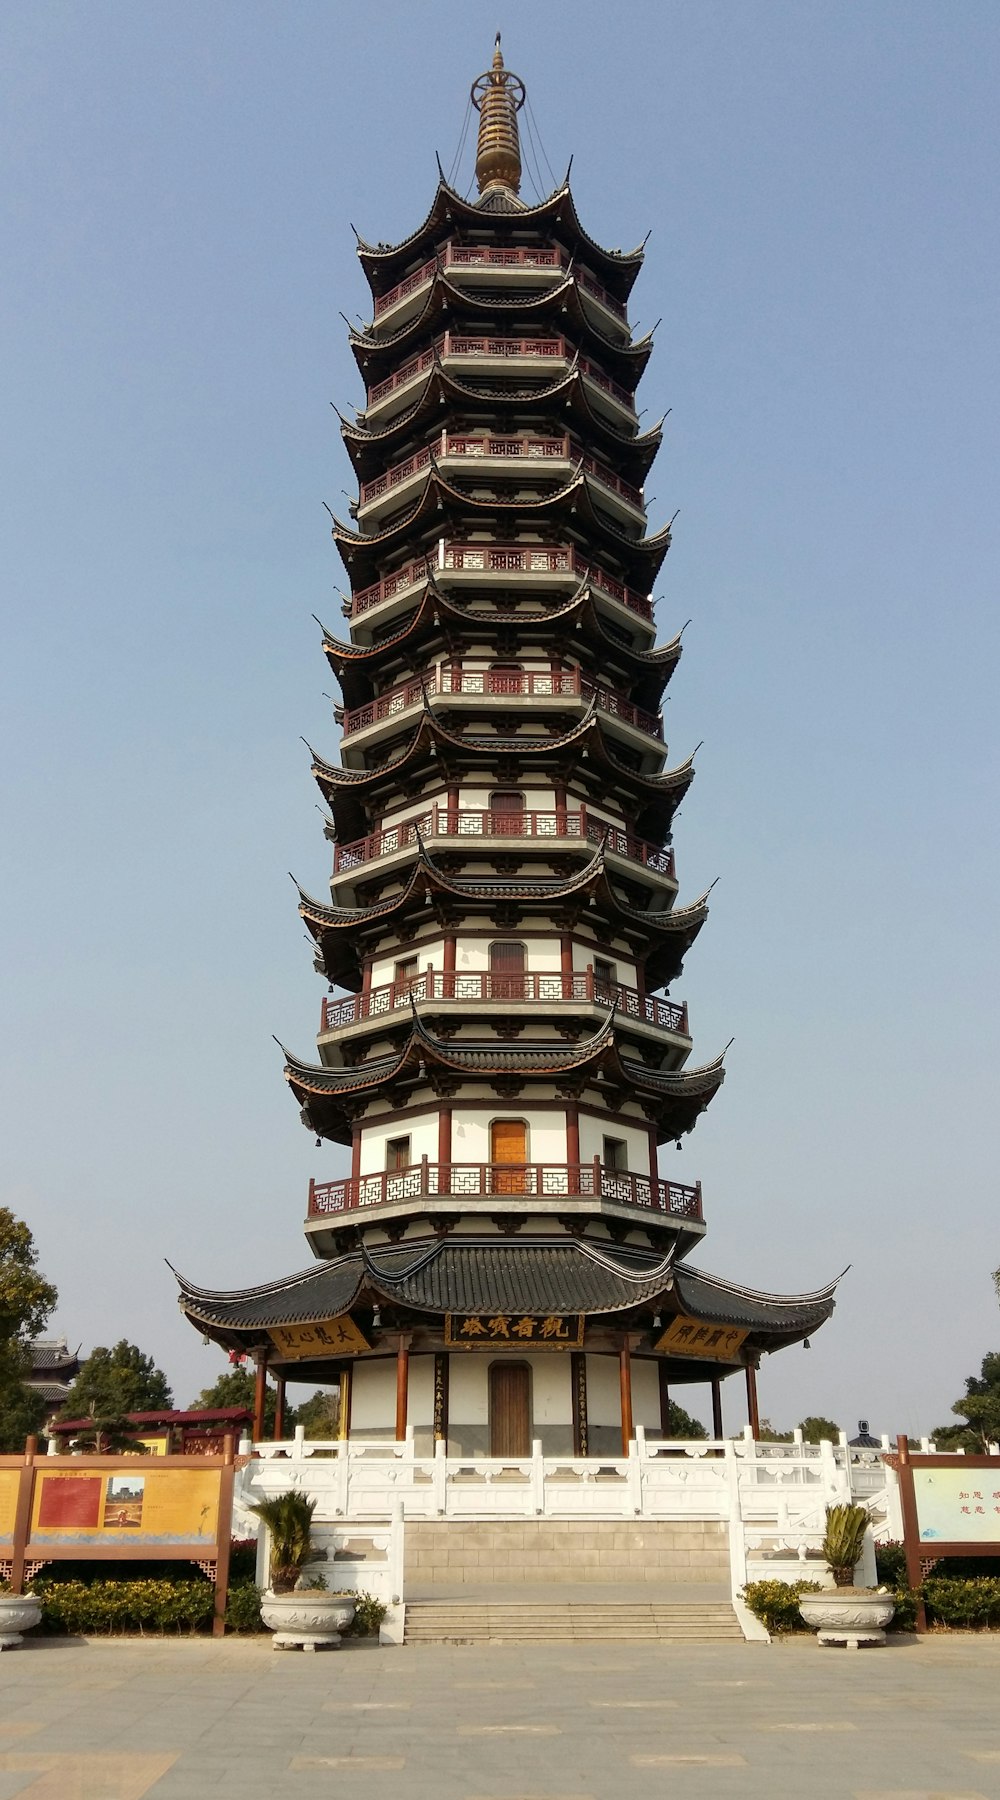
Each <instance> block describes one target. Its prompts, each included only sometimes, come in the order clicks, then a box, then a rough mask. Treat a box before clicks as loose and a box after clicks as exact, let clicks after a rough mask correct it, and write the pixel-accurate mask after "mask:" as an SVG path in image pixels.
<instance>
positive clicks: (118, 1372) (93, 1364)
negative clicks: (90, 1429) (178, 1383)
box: [62, 1338, 174, 1419]
mask: <svg viewBox="0 0 1000 1800" xmlns="http://www.w3.org/2000/svg"><path fill="white" fill-rule="evenodd" d="M173 1403H174V1397H173V1394H172V1393H171V1391H170V1387H169V1385H168V1383H167V1378H166V1376H165V1375H164V1373H163V1370H162V1369H158V1368H157V1366H156V1364H155V1363H154V1361H153V1359H152V1357H151V1356H147V1355H146V1354H145V1353H144V1351H142V1350H140V1349H139V1346H138V1344H130V1343H128V1342H127V1340H126V1339H125V1338H119V1340H118V1343H117V1344H115V1345H114V1347H113V1349H111V1350H108V1349H106V1348H105V1346H104V1345H103V1344H99V1345H98V1346H97V1349H96V1350H92V1351H91V1353H90V1355H89V1356H88V1357H87V1360H86V1362H85V1363H84V1364H83V1366H82V1368H81V1370H80V1373H79V1375H78V1376H77V1378H76V1380H75V1381H74V1383H73V1386H72V1387H71V1388H70V1391H69V1393H68V1394H67V1396H66V1399H65V1400H64V1402H63V1406H62V1417H63V1418H65V1419H80V1418H85V1417H86V1416H87V1414H88V1413H89V1414H91V1415H94V1416H96V1417H98V1418H101V1419H120V1418H121V1417H122V1415H123V1414H124V1413H132V1412H159V1411H160V1410H161V1409H166V1408H169V1407H172V1406H173Z"/></svg>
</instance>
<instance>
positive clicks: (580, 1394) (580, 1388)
mask: <svg viewBox="0 0 1000 1800" xmlns="http://www.w3.org/2000/svg"><path fill="white" fill-rule="evenodd" d="M569 1378H570V1382H571V1384H572V1389H573V1455H574V1456H586V1455H587V1454H588V1440H589V1436H590V1432H589V1427H588V1424H587V1358H586V1356H585V1355H584V1353H583V1351H582V1350H573V1351H571V1353H570V1368H569Z"/></svg>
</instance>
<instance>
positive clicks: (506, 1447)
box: [490, 1362, 531, 1457]
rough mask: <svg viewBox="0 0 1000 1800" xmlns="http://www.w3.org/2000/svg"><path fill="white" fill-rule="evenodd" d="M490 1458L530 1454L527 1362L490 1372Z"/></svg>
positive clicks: (505, 1364)
mask: <svg viewBox="0 0 1000 1800" xmlns="http://www.w3.org/2000/svg"><path fill="white" fill-rule="evenodd" d="M490 1455H491V1456H518V1457H521V1456H530V1455H531V1372H530V1370H529V1368H528V1365H527V1363H510V1362H497V1363H494V1364H493V1365H492V1367H491V1369H490Z"/></svg>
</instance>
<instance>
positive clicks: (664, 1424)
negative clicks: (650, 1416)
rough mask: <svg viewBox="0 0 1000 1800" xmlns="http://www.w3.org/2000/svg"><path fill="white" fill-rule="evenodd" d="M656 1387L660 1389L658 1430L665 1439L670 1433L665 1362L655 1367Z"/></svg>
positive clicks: (667, 1379)
mask: <svg viewBox="0 0 1000 1800" xmlns="http://www.w3.org/2000/svg"><path fill="white" fill-rule="evenodd" d="M656 1379H657V1385H658V1386H659V1389H660V1430H661V1431H662V1433H663V1435H664V1437H665V1438H668V1437H670V1436H671V1431H670V1380H669V1377H668V1375H667V1365H666V1363H665V1362H662V1361H661V1362H658V1363H657V1365H656Z"/></svg>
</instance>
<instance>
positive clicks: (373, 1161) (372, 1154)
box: [361, 1112, 438, 1175]
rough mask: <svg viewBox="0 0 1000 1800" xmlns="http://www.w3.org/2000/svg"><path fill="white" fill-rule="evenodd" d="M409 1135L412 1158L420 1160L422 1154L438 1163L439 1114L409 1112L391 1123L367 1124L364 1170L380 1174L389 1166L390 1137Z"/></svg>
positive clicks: (363, 1136) (363, 1141)
mask: <svg viewBox="0 0 1000 1800" xmlns="http://www.w3.org/2000/svg"><path fill="white" fill-rule="evenodd" d="M399 1137H408V1138H409V1140H410V1161H411V1162H415V1163H418V1162H419V1161H420V1159H421V1157H422V1156H426V1158H427V1160H428V1162H432V1163H436V1162H437V1152H438V1121H437V1113H432V1112H427V1113H415V1114H408V1115H407V1117H406V1118H405V1119H397V1120H396V1121H395V1122H394V1123H393V1124H391V1125H375V1124H373V1125H363V1126H362V1128H361V1173H362V1175H377V1174H379V1173H380V1171H381V1170H382V1169H384V1168H385V1147H386V1144H387V1143H388V1141H389V1139H390V1138H399Z"/></svg>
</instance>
